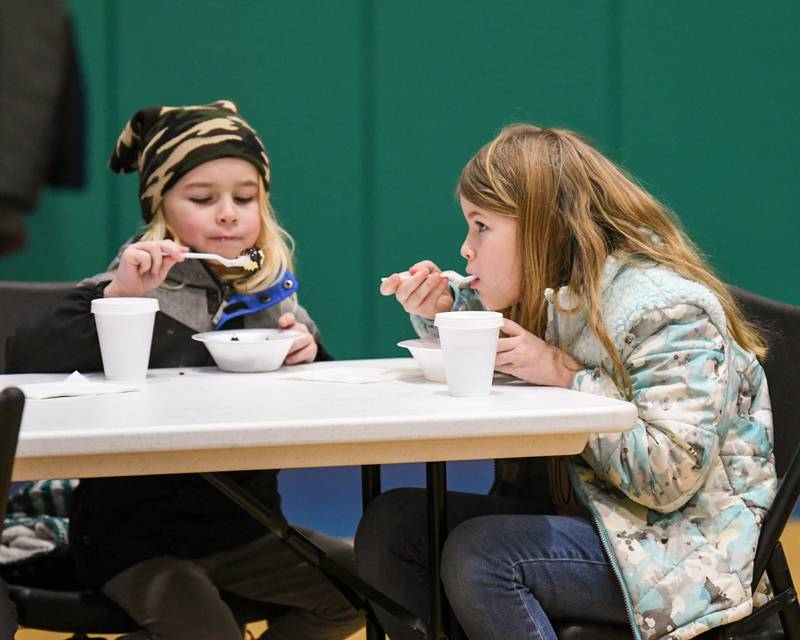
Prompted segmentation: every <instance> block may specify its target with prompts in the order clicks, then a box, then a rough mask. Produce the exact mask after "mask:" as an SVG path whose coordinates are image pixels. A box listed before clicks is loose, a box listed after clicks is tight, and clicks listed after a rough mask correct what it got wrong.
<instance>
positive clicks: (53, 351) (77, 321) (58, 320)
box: [6, 281, 108, 373]
mask: <svg viewBox="0 0 800 640" xmlns="http://www.w3.org/2000/svg"><path fill="white" fill-rule="evenodd" d="M107 284H108V282H107V281H105V282H99V283H96V284H89V285H79V286H77V287H75V288H74V289H73V290H72V291H70V292H69V293H67V295H66V296H65V297H64V300H63V302H62V304H61V305H60V306H59V307H58V308H57V309H54V310H53V312H52V313H51V314H48V315H46V316H44V317H43V318H42V319H41V320H39V321H38V322H33V323H32V324H26V325H23V326H21V327H19V328H18V329H17V330H16V332H15V333H14V335H12V336H11V337H9V338H8V339H7V340H6V371H7V372H8V373H36V372H38V373H48V372H49V373H59V372H70V371H74V370H75V369H78V370H81V371H99V370H101V369H102V368H103V365H102V360H101V358H100V345H99V344H98V342H97V330H96V329H95V324H94V318H93V317H92V314H91V313H90V308H91V303H92V300H93V299H94V298H100V297H102V296H103V289H104V288H105V286H106V285H107Z"/></svg>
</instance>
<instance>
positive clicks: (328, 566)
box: [200, 472, 428, 637]
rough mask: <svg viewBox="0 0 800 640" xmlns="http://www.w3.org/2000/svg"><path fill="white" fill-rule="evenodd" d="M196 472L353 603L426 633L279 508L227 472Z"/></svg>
mask: <svg viewBox="0 0 800 640" xmlns="http://www.w3.org/2000/svg"><path fill="white" fill-rule="evenodd" d="M200 475H201V476H202V477H203V478H205V480H206V481H207V482H208V483H209V484H211V485H212V486H213V487H215V488H217V489H218V490H219V491H220V492H222V493H223V494H225V495H226V496H228V498H230V499H231V500H232V501H233V502H235V503H236V504H237V505H239V506H240V507H241V508H242V509H244V510H245V511H246V512H247V513H249V514H250V515H251V516H253V518H255V519H256V520H257V521H258V522H260V523H261V524H263V525H264V526H265V527H266V528H267V529H269V530H270V531H272V532H273V533H274V534H275V535H276V536H277V537H278V539H279V540H281V541H282V542H283V543H284V544H286V545H287V546H288V547H289V548H290V549H291V550H292V551H294V552H295V553H296V554H297V555H299V556H300V557H301V558H303V560H305V561H306V562H308V563H309V564H311V565H312V566H314V567H317V568H318V569H319V570H320V571H322V573H324V574H325V575H326V576H327V577H328V579H329V580H330V581H331V582H332V583H333V585H334V586H335V587H336V588H337V589H338V590H339V591H340V592H341V594H342V595H343V596H344V597H345V598H346V599H347V600H348V602H350V603H351V604H352V605H353V607H355V608H356V609H360V610H362V611H367V612H369V611H370V610H371V607H372V603H374V604H376V605H378V606H379V607H381V608H382V609H385V610H386V611H388V612H389V615H392V616H394V617H395V618H397V619H398V620H400V621H401V622H403V624H406V625H408V626H409V627H411V628H412V629H413V630H414V631H416V632H417V634H419V635H420V636H421V637H426V636H427V634H428V627H427V626H426V625H425V623H424V622H422V620H420V619H419V618H417V617H416V616H415V615H414V614H412V613H411V612H410V611H408V610H407V609H405V608H403V607H401V606H400V605H399V604H397V603H396V602H394V601H393V600H392V599H391V598H389V597H388V596H386V595H385V594H383V593H382V592H380V591H378V590H377V589H376V588H375V587H373V586H372V585H370V584H368V583H367V582H364V580H362V579H361V577H360V576H358V575H356V574H355V573H352V572H351V571H350V570H349V569H347V568H346V567H344V566H342V565H340V564H339V563H337V562H335V561H334V560H331V558H329V557H328V555H327V554H326V553H325V552H324V551H323V550H322V549H320V548H319V547H318V546H317V545H316V544H314V542H312V541H311V540H309V539H308V538H306V537H305V536H304V535H303V534H302V533H300V532H299V531H297V529H295V528H294V527H293V526H291V525H290V524H289V523H288V522H287V521H286V519H285V518H284V517H283V514H282V513H281V512H280V511H278V512H276V511H273V510H272V509H270V508H269V507H268V506H267V505H265V504H263V503H262V502H260V501H259V500H258V499H257V498H256V497H255V496H253V495H252V494H251V493H250V492H248V491H247V490H245V489H243V488H242V487H240V486H239V485H238V484H237V483H236V482H234V481H233V480H232V479H231V478H230V477H229V476H228V474H226V473H223V472H216V473H209V472H204V473H201V474H200Z"/></svg>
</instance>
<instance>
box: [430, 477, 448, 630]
mask: <svg viewBox="0 0 800 640" xmlns="http://www.w3.org/2000/svg"><path fill="white" fill-rule="evenodd" d="M425 472H426V477H427V487H428V551H429V554H430V555H429V558H430V560H429V561H430V571H431V621H430V625H429V626H428V638H429V640H447V633H446V626H447V619H448V617H449V607H448V605H447V601H446V599H445V597H444V588H443V587H442V579H441V563H442V547H444V540H445V538H446V537H447V466H446V463H444V462H427V463H425Z"/></svg>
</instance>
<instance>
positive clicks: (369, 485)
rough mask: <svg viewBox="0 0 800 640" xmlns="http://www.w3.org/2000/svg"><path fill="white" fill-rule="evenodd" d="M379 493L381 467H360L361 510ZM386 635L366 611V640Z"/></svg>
mask: <svg viewBox="0 0 800 640" xmlns="http://www.w3.org/2000/svg"><path fill="white" fill-rule="evenodd" d="M380 492H381V467H380V465H377V464H365V465H361V508H362V511H366V509H367V507H368V506H369V503H370V502H372V501H373V500H374V499H375V498H376V497H378V495H379V494H380ZM385 638H386V633H385V632H384V631H383V628H382V627H381V623H380V622H378V618H377V617H376V616H375V612H374V611H373V609H372V607H370V608H369V610H368V611H367V640H385Z"/></svg>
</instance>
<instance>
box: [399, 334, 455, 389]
mask: <svg viewBox="0 0 800 640" xmlns="http://www.w3.org/2000/svg"><path fill="white" fill-rule="evenodd" d="M397 346H398V347H403V348H404V349H408V350H409V351H410V352H411V355H412V356H413V357H414V360H416V362H417V364H418V365H419V368H420V369H422V375H424V376H425V378H426V379H427V380H430V381H431V382H447V378H446V377H445V374H444V360H443V358H442V346H441V345H440V344H439V341H438V340H433V339H424V340H423V339H417V340H403V341H402V342H398V343H397Z"/></svg>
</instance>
